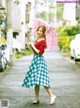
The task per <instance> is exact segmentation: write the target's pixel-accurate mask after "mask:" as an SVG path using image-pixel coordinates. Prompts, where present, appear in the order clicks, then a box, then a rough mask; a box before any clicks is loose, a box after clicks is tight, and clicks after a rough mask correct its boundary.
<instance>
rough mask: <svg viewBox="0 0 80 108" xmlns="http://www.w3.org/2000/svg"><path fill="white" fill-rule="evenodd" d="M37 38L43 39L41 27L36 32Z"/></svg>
mask: <svg viewBox="0 0 80 108" xmlns="http://www.w3.org/2000/svg"><path fill="white" fill-rule="evenodd" d="M37 36H38V38H40V37H43V30H42V28H41V27H40V28H39V29H38V30H37Z"/></svg>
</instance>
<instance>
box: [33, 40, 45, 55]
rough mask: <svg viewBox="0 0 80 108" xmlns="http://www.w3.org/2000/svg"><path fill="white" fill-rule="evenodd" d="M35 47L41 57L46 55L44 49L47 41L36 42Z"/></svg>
mask: <svg viewBox="0 0 80 108" xmlns="http://www.w3.org/2000/svg"><path fill="white" fill-rule="evenodd" d="M34 46H35V47H36V48H37V49H38V50H39V55H41V54H43V53H44V49H45V47H46V41H45V40H41V41H36V42H35V43H34Z"/></svg>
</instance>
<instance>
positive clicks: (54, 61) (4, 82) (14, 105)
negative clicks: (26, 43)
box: [0, 52, 80, 108]
mask: <svg viewBox="0 0 80 108" xmlns="http://www.w3.org/2000/svg"><path fill="white" fill-rule="evenodd" d="M44 56H45V59H46V62H47V66H48V70H49V77H50V82H51V89H52V90H53V93H54V94H55V95H56V96H57V98H56V101H55V103H54V104H53V105H49V103H50V99H49V97H48V94H47V92H46V91H45V89H44V88H43V87H41V89H40V104H38V105H33V104H32V101H33V100H34V88H22V87H21V84H22V81H23V78H24V76H25V74H26V72H27V69H28V67H29V65H30V63H31V60H32V58H33V55H30V56H25V57H23V58H21V59H19V60H16V61H15V62H14V65H13V67H11V68H10V69H9V71H8V72H5V74H4V75H3V77H2V78H1V77H0V100H3V99H8V100H9V103H10V107H9V108H80V67H78V66H77V65H76V64H75V63H74V62H73V61H71V60H70V59H68V58H65V57H63V56H62V55H61V54H60V53H59V52H46V53H45V54H44ZM79 65H80V64H79Z"/></svg>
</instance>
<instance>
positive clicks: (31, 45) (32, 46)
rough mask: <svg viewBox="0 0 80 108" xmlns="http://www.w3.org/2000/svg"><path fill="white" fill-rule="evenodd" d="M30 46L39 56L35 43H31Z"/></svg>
mask: <svg viewBox="0 0 80 108" xmlns="http://www.w3.org/2000/svg"><path fill="white" fill-rule="evenodd" d="M29 46H30V47H31V48H32V49H33V50H34V51H35V52H36V53H37V54H39V50H38V49H37V48H36V47H35V46H34V43H33V42H30V43H29Z"/></svg>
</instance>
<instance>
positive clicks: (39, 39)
mask: <svg viewBox="0 0 80 108" xmlns="http://www.w3.org/2000/svg"><path fill="white" fill-rule="evenodd" d="M41 40H45V39H44V38H43V37H42V38H38V39H37V41H41Z"/></svg>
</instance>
